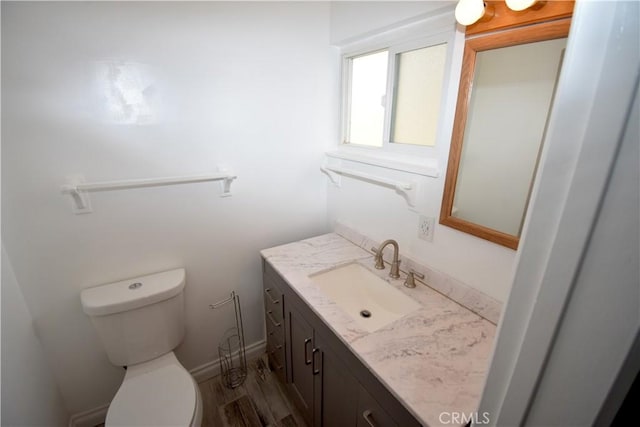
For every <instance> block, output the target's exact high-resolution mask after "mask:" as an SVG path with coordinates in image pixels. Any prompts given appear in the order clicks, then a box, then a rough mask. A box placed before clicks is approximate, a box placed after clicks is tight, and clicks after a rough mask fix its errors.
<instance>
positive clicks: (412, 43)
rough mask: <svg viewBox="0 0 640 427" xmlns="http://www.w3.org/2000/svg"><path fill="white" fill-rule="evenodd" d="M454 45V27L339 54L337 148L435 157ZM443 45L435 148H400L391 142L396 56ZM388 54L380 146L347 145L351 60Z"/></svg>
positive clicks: (370, 43) (368, 44)
mask: <svg viewBox="0 0 640 427" xmlns="http://www.w3.org/2000/svg"><path fill="white" fill-rule="evenodd" d="M401 30H402V29H401V28H400V29H398V32H399V33H402V31H401ZM454 41H455V24H454V23H451V25H449V26H446V27H444V28H443V27H439V28H436V29H434V30H432V31H429V32H427V31H422V32H421V33H420V34H413V35H412V36H410V37H406V36H405V37H403V36H401V35H400V34H398V35H397V36H391V37H385V40H381V41H378V42H376V41H374V40H368V41H365V42H363V43H358V45H357V47H355V48H354V47H351V48H343V49H342V52H341V67H342V73H341V76H342V81H341V86H342V93H341V96H342V100H341V110H342V114H341V126H340V128H341V129H340V132H341V134H340V143H339V147H340V148H342V147H349V148H354V149H356V150H358V151H360V150H362V151H363V152H367V151H368V152H377V153H383V154H384V153H389V154H398V155H405V156H407V155H408V156H411V157H414V156H415V157H434V156H436V155H437V153H438V142H439V139H440V135H441V133H442V131H443V124H444V123H443V119H444V116H445V115H446V114H445V112H444V108H445V106H446V101H447V88H448V87H449V82H450V78H451V63H452V56H453V49H454ZM443 43H446V44H447V47H446V58H445V62H444V74H443V79H442V86H441V96H440V114H439V117H438V125H437V130H436V134H435V140H434V145H432V146H423V145H414V144H403V143H398V142H392V141H391V123H392V119H393V114H394V110H393V108H394V104H395V97H396V84H397V83H396V82H397V74H398V73H397V72H398V67H397V61H396V56H397V55H399V54H401V53H404V52H408V51H412V50H416V49H422V48H427V47H431V46H437V45H440V44H443ZM385 50H386V51H388V55H389V56H388V58H389V59H388V64H387V89H386V95H385V97H386V99H385V104H384V109H385V113H384V122H383V131H382V145H381V146H377V147H376V146H369V145H363V144H357V143H352V142H349V141H347V136H348V135H349V132H350V126H349V121H350V112H351V99H350V98H351V97H350V94H351V79H352V68H351V65H352V60H353V59H354V58H357V57H360V56H364V55H368V54H373V53H376V52H381V51H385Z"/></svg>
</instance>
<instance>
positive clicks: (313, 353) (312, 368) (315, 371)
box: [311, 348, 320, 375]
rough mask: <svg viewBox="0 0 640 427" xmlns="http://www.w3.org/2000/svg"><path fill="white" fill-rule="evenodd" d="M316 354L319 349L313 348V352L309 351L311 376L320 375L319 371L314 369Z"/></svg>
mask: <svg viewBox="0 0 640 427" xmlns="http://www.w3.org/2000/svg"><path fill="white" fill-rule="evenodd" d="M316 353H320V349H319V348H314V349H313V350H311V360H312V361H313V366H311V370H312V371H313V375H318V374H319V373H320V369H316Z"/></svg>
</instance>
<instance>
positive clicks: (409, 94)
mask: <svg viewBox="0 0 640 427" xmlns="http://www.w3.org/2000/svg"><path fill="white" fill-rule="evenodd" d="M446 54H447V44H446V43H444V44H440V45H437V46H430V47H426V48H422V49H416V50H412V51H408V52H403V53H400V54H398V55H397V56H396V64H397V80H396V98H395V107H394V115H393V118H392V124H391V126H392V134H391V135H392V136H391V141H392V142H396V143H401V144H414V145H435V143H436V131H437V129H438V117H439V114H440V97H441V95H442V80H443V78H444V61H445V58H446Z"/></svg>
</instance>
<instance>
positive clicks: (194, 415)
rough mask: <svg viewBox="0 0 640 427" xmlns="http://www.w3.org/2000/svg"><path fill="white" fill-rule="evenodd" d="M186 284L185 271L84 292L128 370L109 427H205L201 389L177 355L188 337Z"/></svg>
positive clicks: (117, 361)
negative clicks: (202, 426)
mask: <svg viewBox="0 0 640 427" xmlns="http://www.w3.org/2000/svg"><path fill="white" fill-rule="evenodd" d="M184 286H185V271H184V269H182V268H181V269H177V270H171V271H165V272H162V273H156V274H151V275H148V276H143V277H137V278H134V279H127V280H123V281H120V282H116V283H110V284H107V285H101V286H97V287H94V288H88V289H85V290H83V291H82V293H81V300H82V308H83V310H84V312H85V313H86V314H87V315H89V316H90V318H91V322H92V323H93V326H94V327H95V329H96V331H97V332H98V335H99V336H100V340H101V341H102V344H103V346H104V348H105V350H106V352H107V356H108V357H109V360H110V361H111V363H113V364H114V365H117V366H124V367H126V368H127V372H126V374H125V377H124V380H123V381H122V384H121V386H120V388H119V389H118V391H117V393H116V395H115V397H114V398H113V400H112V402H111V404H110V405H109V409H108V411H107V418H106V421H105V426H106V427H110V426H185V427H186V426H193V427H199V426H200V424H201V423H202V397H201V395H200V389H199V388H198V385H197V384H196V382H195V380H194V379H193V377H192V376H191V375H190V374H189V372H188V371H187V370H186V369H185V368H184V367H183V366H182V365H181V364H180V362H179V361H178V359H177V358H176V356H175V354H174V353H173V349H174V348H176V347H177V346H178V345H179V344H180V342H181V341H182V338H183V337H184V296H183V293H184Z"/></svg>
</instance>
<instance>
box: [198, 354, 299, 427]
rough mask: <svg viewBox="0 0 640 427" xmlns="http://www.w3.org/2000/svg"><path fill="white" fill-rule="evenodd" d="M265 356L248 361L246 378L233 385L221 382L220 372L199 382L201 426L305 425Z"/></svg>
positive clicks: (261, 426) (293, 426)
mask: <svg viewBox="0 0 640 427" xmlns="http://www.w3.org/2000/svg"><path fill="white" fill-rule="evenodd" d="M265 359H266V357H265ZM265 359H263V358H258V359H254V360H252V361H249V362H248V363H247V365H248V369H247V378H246V379H245V381H244V384H242V385H241V386H239V387H237V388H235V389H228V388H226V387H225V386H224V385H222V382H221V381H220V377H219V376H218V377H214V378H212V379H210V380H207V381H204V382H202V383H200V384H199V386H200V392H201V393H202V403H203V414H202V415H203V416H202V427H263V426H272V427H295V426H297V427H306V424H305V422H304V420H303V418H302V416H301V415H300V413H299V412H298V410H297V409H296V408H295V407H294V406H293V403H291V402H290V401H289V399H288V398H287V396H286V393H285V391H284V386H283V385H282V384H281V383H280V382H279V381H278V380H277V379H276V376H275V375H274V374H273V373H271V371H270V370H269V367H268V364H267V363H265Z"/></svg>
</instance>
